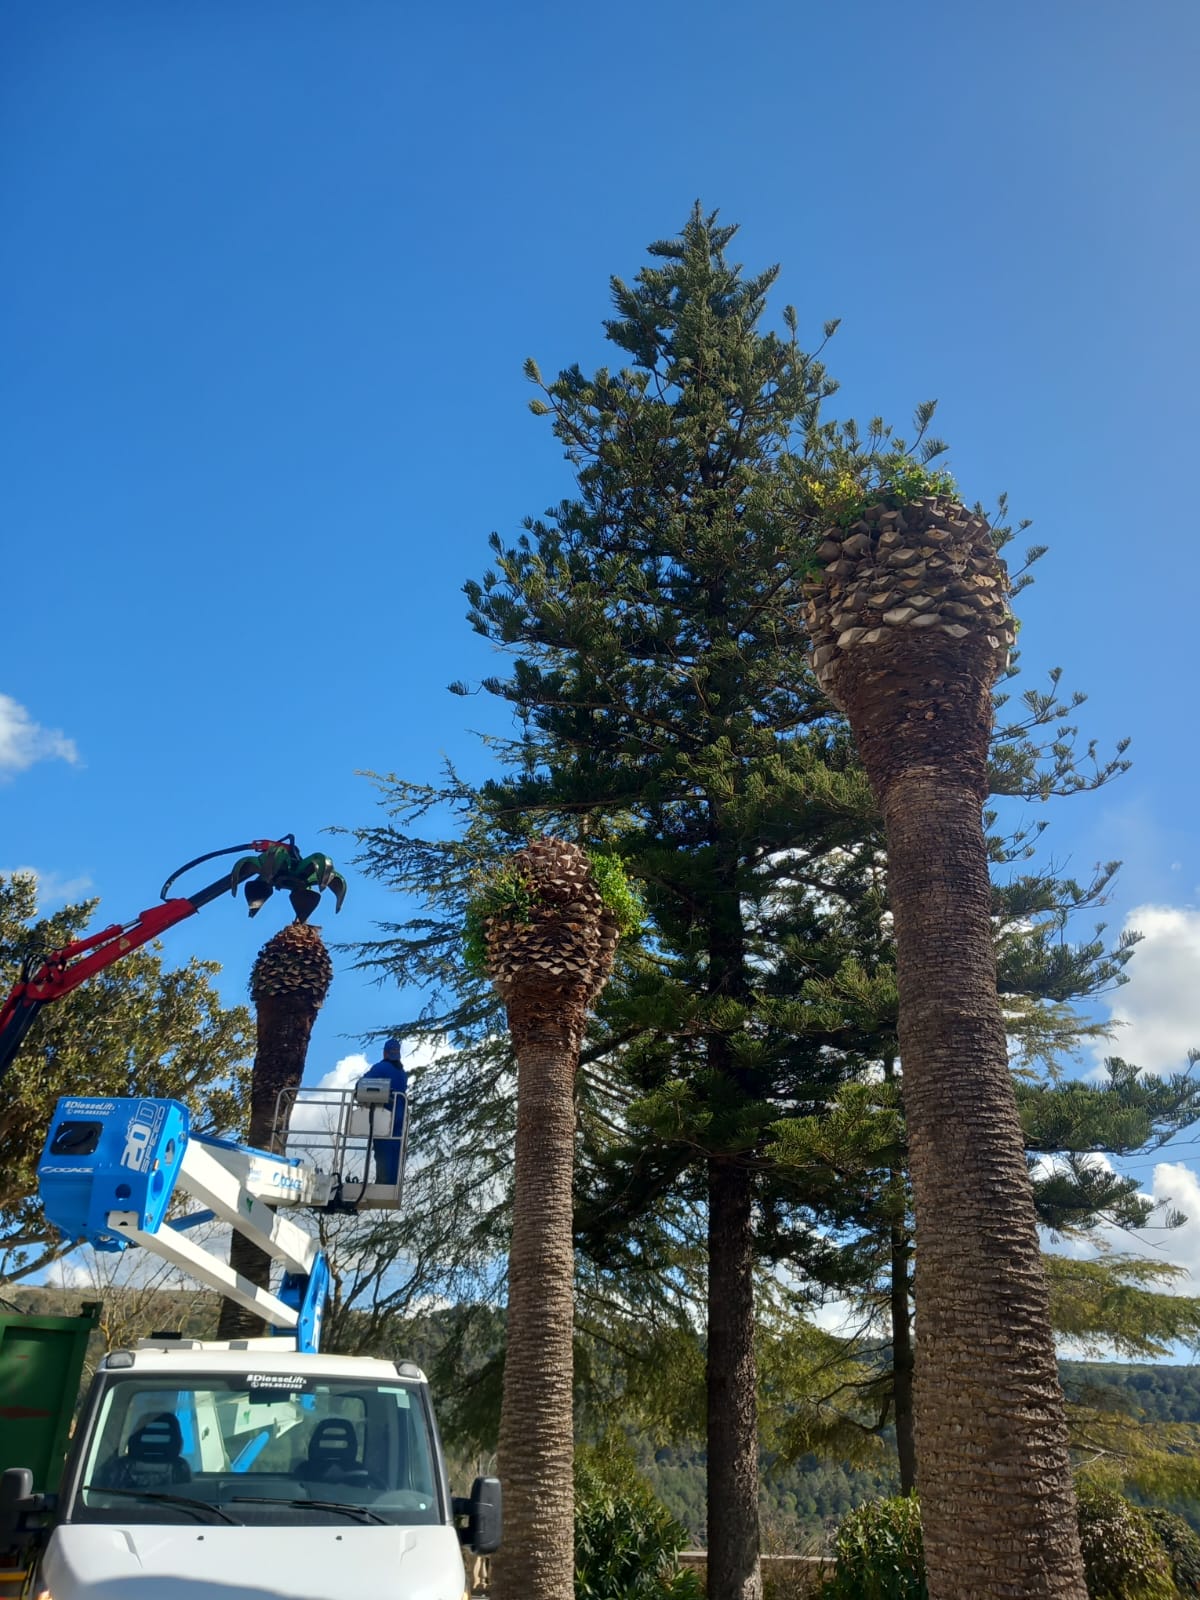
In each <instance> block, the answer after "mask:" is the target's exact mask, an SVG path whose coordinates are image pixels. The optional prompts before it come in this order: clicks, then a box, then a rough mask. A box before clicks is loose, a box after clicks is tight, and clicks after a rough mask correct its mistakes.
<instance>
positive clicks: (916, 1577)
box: [819, 1496, 929, 1600]
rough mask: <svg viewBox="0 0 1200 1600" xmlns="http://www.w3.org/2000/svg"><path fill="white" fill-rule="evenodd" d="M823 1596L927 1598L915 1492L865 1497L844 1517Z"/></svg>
mask: <svg viewBox="0 0 1200 1600" xmlns="http://www.w3.org/2000/svg"><path fill="white" fill-rule="evenodd" d="M833 1553H834V1558H835V1561H836V1566H835V1568H834V1573H833V1577H832V1578H830V1579H829V1581H828V1582H827V1583H826V1584H824V1585H823V1587H822V1588H821V1590H820V1591H819V1592H820V1594H821V1596H822V1600H927V1597H928V1594H929V1590H928V1589H927V1588H926V1586H925V1548H924V1545H923V1543H922V1541H921V1508H920V1506H919V1505H918V1504H917V1500H916V1497H915V1496H909V1497H908V1498H904V1497H902V1496H897V1497H896V1498H895V1499H893V1500H869V1501H868V1502H867V1503H866V1505H862V1506H859V1507H858V1508H857V1509H856V1510H854V1511H851V1512H850V1514H849V1516H847V1517H845V1518H843V1520H842V1524H841V1526H840V1527H839V1528H838V1531H837V1538H836V1540H835V1541H834V1547H833Z"/></svg>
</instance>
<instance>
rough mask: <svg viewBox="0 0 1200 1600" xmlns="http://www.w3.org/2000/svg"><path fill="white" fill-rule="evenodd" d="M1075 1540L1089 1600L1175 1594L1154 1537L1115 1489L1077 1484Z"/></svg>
mask: <svg viewBox="0 0 1200 1600" xmlns="http://www.w3.org/2000/svg"><path fill="white" fill-rule="evenodd" d="M1076 1489H1077V1493H1078V1497H1079V1541H1080V1544H1081V1545H1082V1547H1083V1565H1084V1570H1085V1572H1086V1574H1087V1587H1088V1594H1089V1596H1090V1597H1091V1600H1174V1597H1175V1596H1176V1595H1177V1594H1178V1592H1179V1591H1178V1590H1177V1589H1176V1587H1175V1585H1174V1583H1173V1582H1172V1580H1171V1571H1170V1565H1169V1563H1168V1560H1167V1556H1166V1552H1165V1551H1164V1549H1163V1546H1162V1544H1161V1543H1160V1542H1159V1537H1158V1534H1157V1533H1156V1532H1155V1530H1154V1527H1153V1525H1152V1524H1151V1523H1150V1521H1149V1520H1148V1518H1147V1517H1146V1515H1145V1513H1144V1512H1141V1511H1139V1510H1138V1508H1137V1507H1136V1506H1133V1505H1130V1503H1129V1501H1128V1500H1126V1499H1124V1498H1123V1496H1121V1495H1119V1494H1118V1493H1117V1492H1116V1490H1115V1489H1106V1488H1104V1487H1102V1486H1101V1485H1099V1484H1094V1483H1088V1482H1087V1481H1086V1480H1084V1481H1081V1482H1080V1483H1079V1484H1078V1485H1077V1486H1076Z"/></svg>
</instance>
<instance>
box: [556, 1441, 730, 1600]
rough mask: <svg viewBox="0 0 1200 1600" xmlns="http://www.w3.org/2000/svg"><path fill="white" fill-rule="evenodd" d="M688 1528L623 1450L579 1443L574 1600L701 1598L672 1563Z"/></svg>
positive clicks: (688, 1573)
mask: <svg viewBox="0 0 1200 1600" xmlns="http://www.w3.org/2000/svg"><path fill="white" fill-rule="evenodd" d="M686 1543H687V1530H686V1529H685V1528H684V1527H682V1526H681V1524H680V1523H678V1522H676V1521H675V1519H674V1517H673V1516H672V1515H671V1513H670V1512H669V1511H668V1510H667V1508H666V1506H664V1505H663V1504H662V1502H661V1501H660V1500H658V1499H657V1498H656V1496H655V1494H654V1491H653V1489H651V1487H650V1485H649V1484H648V1483H647V1482H646V1481H645V1479H644V1478H642V1477H640V1476H639V1474H638V1472H637V1470H636V1468H635V1466H634V1464H633V1461H632V1459H631V1458H630V1457H628V1455H627V1453H626V1452H623V1451H622V1452H620V1453H619V1454H612V1453H601V1452H599V1451H594V1450H592V1451H580V1452H578V1453H577V1455H576V1461H575V1600H703V1596H704V1589H703V1586H702V1585H701V1583H700V1579H699V1576H698V1575H697V1573H695V1572H694V1571H692V1570H691V1569H690V1568H687V1567H681V1566H680V1565H679V1559H678V1558H679V1552H680V1551H681V1550H682V1549H683V1547H684V1545H685V1544H686Z"/></svg>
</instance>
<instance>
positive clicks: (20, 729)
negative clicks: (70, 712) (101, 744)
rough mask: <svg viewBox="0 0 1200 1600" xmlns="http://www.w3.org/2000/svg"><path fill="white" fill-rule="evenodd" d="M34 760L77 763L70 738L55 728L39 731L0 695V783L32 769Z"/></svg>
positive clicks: (18, 707)
mask: <svg viewBox="0 0 1200 1600" xmlns="http://www.w3.org/2000/svg"><path fill="white" fill-rule="evenodd" d="M35 761H68V762H70V764H71V765H72V766H77V765H78V763H79V751H78V750H77V749H76V748H75V741H74V739H68V738H67V736H66V734H65V733H63V732H62V730H61V729H59V728H43V727H42V726H41V724H40V723H37V722H35V721H34V720H33V718H32V717H31V716H30V715H29V712H28V711H26V709H25V707H24V706H23V705H21V704H20V703H19V702H18V701H16V700H14V699H13V697H12V695H10V694H0V783H3V782H6V781H7V780H8V779H9V778H11V777H13V776H14V775H15V774H16V773H18V772H24V771H25V769H26V768H27V767H32V766H33V764H34V762H35Z"/></svg>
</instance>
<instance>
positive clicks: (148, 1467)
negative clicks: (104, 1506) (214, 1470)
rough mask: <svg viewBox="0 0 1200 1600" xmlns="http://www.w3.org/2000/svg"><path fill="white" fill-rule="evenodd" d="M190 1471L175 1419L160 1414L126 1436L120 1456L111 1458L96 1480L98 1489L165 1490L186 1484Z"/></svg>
mask: <svg viewBox="0 0 1200 1600" xmlns="http://www.w3.org/2000/svg"><path fill="white" fill-rule="evenodd" d="M191 1481H192V1469H191V1468H190V1467H189V1466H188V1464H187V1462H186V1461H185V1460H184V1459H183V1430H182V1429H181V1428H180V1426H179V1419H178V1417H175V1416H172V1415H171V1413H170V1412H169V1411H163V1412H161V1413H160V1414H159V1415H158V1416H157V1417H153V1418H152V1419H151V1420H150V1421H149V1422H146V1423H143V1424H142V1426H141V1427H140V1428H138V1429H137V1430H136V1431H135V1432H133V1433H131V1434H130V1435H129V1444H128V1446H127V1447H126V1451H125V1454H124V1455H123V1456H111V1457H110V1458H109V1459H108V1460H107V1461H106V1462H105V1463H104V1465H103V1466H102V1467H101V1469H100V1473H99V1476H98V1477H97V1479H96V1487H97V1488H98V1489H166V1488H169V1487H170V1485H171V1484H173V1483H190V1482H191Z"/></svg>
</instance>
